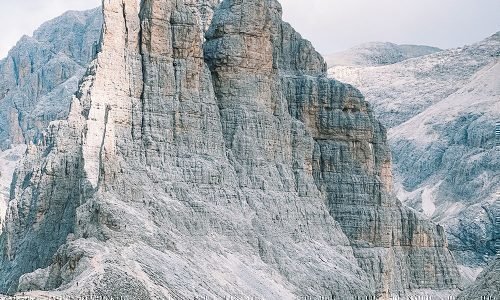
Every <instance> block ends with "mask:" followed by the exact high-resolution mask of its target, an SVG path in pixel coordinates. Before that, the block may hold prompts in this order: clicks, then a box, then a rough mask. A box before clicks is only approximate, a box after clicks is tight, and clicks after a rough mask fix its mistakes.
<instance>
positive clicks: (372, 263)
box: [0, 0, 459, 299]
mask: <svg viewBox="0 0 500 300" xmlns="http://www.w3.org/2000/svg"><path fill="white" fill-rule="evenodd" d="M207 3H208V4H211V5H213V6H207ZM196 4H198V5H196ZM215 6H216V1H215V2H210V1H206V2H205V1H200V2H192V1H186V3H183V1H181V0H178V1H171V0H150V1H143V2H142V7H138V3H137V1H136V0H106V1H104V7H103V8H104V20H105V22H104V27H103V28H104V29H103V40H102V43H101V46H100V47H99V49H100V53H99V54H98V55H97V58H96V60H95V61H94V62H93V63H92V64H91V66H90V68H89V69H88V71H87V74H86V76H85V77H84V80H83V81H82V83H81V85H80V89H79V92H78V93H77V97H75V98H74V99H73V101H72V105H71V110H70V114H69V116H68V119H67V120H65V121H57V122H52V123H51V126H50V129H49V133H48V134H47V135H46V136H45V138H44V139H43V140H41V141H40V142H39V143H38V144H37V145H36V146H31V147H29V149H28V151H27V152H28V154H27V157H26V158H25V159H24V160H23V161H22V167H21V168H20V169H19V171H18V172H17V173H16V177H15V179H16V180H15V183H14V189H13V193H12V195H11V197H12V201H11V202H10V205H9V209H8V213H7V223H6V227H5V229H6V230H5V232H4V233H3V235H2V236H1V242H0V245H1V246H2V248H1V251H2V253H1V254H2V260H1V261H0V266H1V268H0V291H2V292H9V293H16V292H28V294H30V295H35V296H37V297H42V296H49V295H50V296H64V295H66V296H68V295H70V296H82V295H88V294H97V295H108V296H114V297H120V296H123V297H124V298H125V299H169V298H177V299H192V298H194V297H204V296H206V297H208V298H223V297H229V296H231V297H237V298H242V297H256V298H259V299H296V298H301V297H305V296H310V297H313V298H319V297H332V296H335V297H341V298H342V299H349V298H354V297H356V296H358V297H366V296H376V297H377V298H381V299H387V298H388V297H389V296H390V295H391V294H399V295H401V296H406V295H410V294H414V293H419V292H422V293H423V292H429V291H430V292H433V291H435V292H436V295H438V294H443V295H444V294H449V293H453V292H454V291H453V290H454V289H455V288H456V287H457V286H458V285H459V281H458V271H457V267H456V265H455V262H454V260H453V258H452V256H451V255H450V252H449V251H448V250H447V248H446V240H445V238H444V235H443V230H442V228H441V227H439V226H435V225H433V224H431V223H429V222H426V221H422V220H421V219H419V218H418V216H417V214H416V213H414V212H413V211H411V210H409V209H407V208H405V207H404V206H402V205H401V204H400V203H399V201H398V200H397V199H396V198H395V196H394V194H393V191H392V189H393V183H392V174H391V159H390V152H389V150H388V146H387V142H386V133H385V130H384V129H383V127H382V126H381V125H380V123H379V122H378V121H376V120H375V118H374V117H373V113H372V111H371V108H370V106H369V105H368V103H367V102H366V101H364V99H363V97H362V95H361V94H360V93H359V91H357V90H356V89H354V88H353V87H351V86H349V85H345V84H342V83H340V82H338V81H333V80H329V79H327V77H326V64H325V62H324V60H323V58H322V57H321V56H320V55H319V54H318V53H317V52H316V51H315V50H314V48H313V47H312V46H311V44H310V43H309V42H307V41H305V40H303V39H302V38H301V37H300V35H299V34H298V33H296V32H295V31H294V30H293V29H292V28H291V27H290V25H288V24H286V23H283V22H282V21H281V7H280V5H279V3H278V2H277V1H275V0H252V1H242V0H225V1H224V2H223V3H222V4H220V6H219V7H218V8H217V9H216V10H215V14H214V16H213V22H212V24H211V26H210V28H209V29H208V31H207V32H206V34H205V38H206V41H204V38H203V35H202V33H203V32H202V30H201V29H202V28H206V26H205V25H206V24H207V23H209V22H210V21H209V19H210V18H211V9H207V7H209V8H210V7H215ZM47 241H50V242H49V243H47ZM29 291H32V292H31V293H29ZM44 291H46V292H44Z"/></svg>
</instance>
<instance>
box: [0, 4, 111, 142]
mask: <svg viewBox="0 0 500 300" xmlns="http://www.w3.org/2000/svg"><path fill="white" fill-rule="evenodd" d="M101 26H102V14H101V13H100V9H99V8H97V9H93V10H89V11H84V12H74V11H70V12H67V13H65V14H64V15H62V16H60V17H58V18H56V19H54V20H51V21H49V22H46V23H45V24H43V25H42V26H41V27H40V28H39V29H37V30H36V31H35V32H34V34H33V36H32V37H28V36H24V37H23V38H21V40H20V41H19V42H18V43H17V45H16V46H15V47H14V48H13V49H12V50H11V51H9V54H8V56H7V57H6V58H5V59H2V60H0V151H3V150H5V149H7V148H9V147H10V145H11V144H29V143H30V142H32V141H35V142H36V141H38V140H39V139H41V138H42V137H41V135H42V134H43V132H44V131H45V129H46V128H47V126H48V125H49V122H50V121H53V120H57V119H63V118H66V117H67V115H68V111H69V103H70V100H71V95H72V94H74V93H75V91H76V90H77V88H78V81H79V80H80V79H81V78H82V76H83V74H84V73H85V69H86V67H87V65H88V64H89V62H90V61H91V60H92V59H93V55H94V50H95V47H96V45H97V44H96V43H97V41H98V40H99V36H100V30H101Z"/></svg>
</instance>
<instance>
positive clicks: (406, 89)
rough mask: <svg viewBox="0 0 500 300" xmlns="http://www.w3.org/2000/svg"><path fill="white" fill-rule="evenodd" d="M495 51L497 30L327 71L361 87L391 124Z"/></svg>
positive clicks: (459, 81)
mask: <svg viewBox="0 0 500 300" xmlns="http://www.w3.org/2000/svg"><path fill="white" fill-rule="evenodd" d="M498 55H500V33H497V34H495V35H493V36H491V37H489V38H487V39H486V40H484V41H482V42H479V43H477V44H474V45H471V46H465V47H463V48H458V49H451V50H446V51H441V52H437V53H434V54H431V55H427V56H423V57H418V58H413V59H407V60H404V61H401V62H399V63H395V64H391V65H385V66H371V65H368V66H338V67H332V68H330V70H329V74H330V75H331V76H332V77H334V78H336V79H339V80H341V81H346V82H348V83H351V84H353V85H354V86H356V87H359V88H361V90H362V92H363V94H364V95H365V97H366V98H367V99H368V100H370V102H371V103H372V105H373V107H374V109H375V111H376V112H377V114H378V116H379V118H380V119H381V120H382V123H383V124H386V126H387V127H389V128H391V127H394V126H396V125H399V124H401V123H403V122H405V121H407V120H409V119H410V118H412V117H413V116H415V115H417V114H419V113H420V112H422V111H423V110H425V109H426V108H427V107H429V106H430V105H432V104H434V103H436V102H438V101H440V100H442V99H444V98H446V97H448V96H449V95H451V94H453V93H454V92H456V91H457V90H458V89H460V88H461V87H462V86H463V85H464V84H467V83H468V82H469V81H470V80H471V78H472V77H473V76H474V74H475V73H476V72H478V71H479V70H480V69H481V68H483V67H484V66H486V65H487V64H489V63H490V62H492V61H493V60H494V59H495V57H498ZM382 83H383V84H382Z"/></svg>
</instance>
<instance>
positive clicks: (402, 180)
mask: <svg viewBox="0 0 500 300" xmlns="http://www.w3.org/2000/svg"><path fill="white" fill-rule="evenodd" d="M376 50H377V51H375V53H374V54H373V55H365V54H366V53H363V52H362V53H361V54H363V55H361V57H360V58H359V59H351V60H352V61H363V59H364V58H365V57H366V56H368V57H370V56H384V55H382V54H381V53H379V50H381V49H376ZM365 51H368V50H366V49H365ZM358 52H359V51H354V52H353V53H351V55H353V56H356V55H359V54H360V53H358ZM382 52H383V51H382ZM344 55H346V54H345V53H344ZM348 56H349V55H348ZM389 56H391V52H390V51H389ZM499 56H500V33H496V34H494V35H492V36H491V37H488V38H487V39H485V40H483V41H481V42H478V43H475V44H473V45H470V46H465V47H463V48H459V49H450V50H444V51H441V52H438V53H435V54H431V55H426V56H421V57H418V58H414V59H407V60H404V61H402V62H399V63H393V64H389V65H385V66H378V67H375V66H373V64H371V63H370V62H368V63H366V64H365V65H361V64H357V65H355V66H342V67H333V68H331V69H330V71H329V72H330V75H332V76H334V77H335V78H338V79H340V80H344V81H346V82H350V83H352V84H355V85H356V86H357V87H359V88H360V89H361V91H362V92H363V93H364V94H366V95H367V100H368V101H369V102H371V103H372V104H373V106H374V110H375V113H376V115H378V117H380V118H381V119H382V120H383V122H385V123H386V124H387V125H389V127H392V128H390V129H389V141H390V144H391V148H392V151H393V157H394V163H395V179H396V180H395V181H396V190H397V194H398V197H399V198H400V199H401V200H402V201H403V202H404V203H405V204H406V205H409V206H411V207H413V208H415V210H417V211H419V212H420V213H422V214H424V215H426V216H427V217H429V218H431V219H432V220H433V221H434V222H436V223H439V224H441V225H442V226H443V227H445V229H446V231H447V236H448V239H449V243H450V249H452V250H453V252H454V254H455V257H456V258H457V260H458V262H459V263H460V264H461V267H460V269H461V270H463V272H462V275H463V277H464V279H465V281H466V283H467V282H468V283H470V282H472V281H473V280H474V279H475V277H476V276H477V274H478V273H479V272H480V271H481V268H483V267H484V266H486V264H487V263H488V261H489V260H490V259H491V258H492V257H493V256H494V254H495V249H494V232H495V224H494V217H493V216H494V214H493V206H494V205H495V204H496V205H498V201H499V198H498V196H497V192H498V191H499V190H500V155H498V147H495V143H496V141H495V122H496V121H498V120H500V80H499V78H500V62H499ZM381 82H384V83H385V84H380V83H381ZM478 271H479V272H478Z"/></svg>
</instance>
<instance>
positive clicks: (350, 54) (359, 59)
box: [325, 42, 442, 68]
mask: <svg viewBox="0 0 500 300" xmlns="http://www.w3.org/2000/svg"><path fill="white" fill-rule="evenodd" d="M440 51H442V50H441V49H439V48H436V47H430V46H420V45H396V44H393V43H382V42H371V43H365V44H361V45H359V46H356V47H353V48H351V49H349V50H347V51H343V52H338V53H333V54H331V55H327V56H326V57H325V59H326V62H327V64H328V67H330V68H331V67H335V66H383V65H390V64H395V63H398V62H401V61H404V60H407V59H409V58H415V57H420V56H424V55H428V54H432V53H436V52H440Z"/></svg>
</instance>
